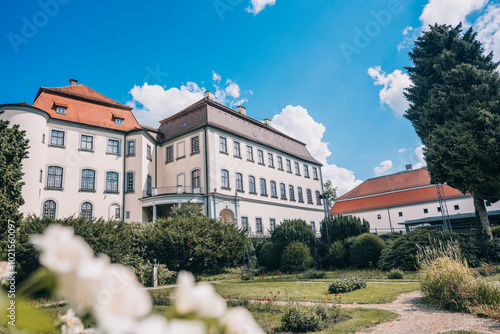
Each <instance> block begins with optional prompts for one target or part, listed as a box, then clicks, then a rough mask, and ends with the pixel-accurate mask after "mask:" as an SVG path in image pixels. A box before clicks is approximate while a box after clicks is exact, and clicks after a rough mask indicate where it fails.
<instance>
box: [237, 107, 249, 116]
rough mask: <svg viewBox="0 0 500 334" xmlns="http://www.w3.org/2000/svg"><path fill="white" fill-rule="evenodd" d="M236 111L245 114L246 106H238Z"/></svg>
mask: <svg viewBox="0 0 500 334" xmlns="http://www.w3.org/2000/svg"><path fill="white" fill-rule="evenodd" d="M237 110H238V112H239V113H240V114H242V115H245V116H246V114H247V108H245V107H243V106H238V109H237Z"/></svg>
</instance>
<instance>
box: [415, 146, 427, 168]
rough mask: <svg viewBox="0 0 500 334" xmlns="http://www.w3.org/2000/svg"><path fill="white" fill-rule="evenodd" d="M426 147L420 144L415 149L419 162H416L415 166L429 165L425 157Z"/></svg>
mask: <svg viewBox="0 0 500 334" xmlns="http://www.w3.org/2000/svg"><path fill="white" fill-rule="evenodd" d="M424 148H425V145H420V146H418V147H417V148H416V149H415V156H416V157H417V160H418V162H417V163H416V164H415V166H414V168H422V167H425V166H427V163H426V162H425V159H424Z"/></svg>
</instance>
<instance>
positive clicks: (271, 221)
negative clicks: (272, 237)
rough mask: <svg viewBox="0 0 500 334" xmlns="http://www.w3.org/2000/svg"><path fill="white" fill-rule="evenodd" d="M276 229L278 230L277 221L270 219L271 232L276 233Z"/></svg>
mask: <svg viewBox="0 0 500 334" xmlns="http://www.w3.org/2000/svg"><path fill="white" fill-rule="evenodd" d="M275 228H276V219H274V218H271V219H269V229H270V230H271V231H274V229H275Z"/></svg>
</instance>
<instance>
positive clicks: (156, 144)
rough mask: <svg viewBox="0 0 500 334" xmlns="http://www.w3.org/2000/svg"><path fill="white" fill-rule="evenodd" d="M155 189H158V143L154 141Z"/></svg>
mask: <svg viewBox="0 0 500 334" xmlns="http://www.w3.org/2000/svg"><path fill="white" fill-rule="evenodd" d="M155 188H156V189H158V141H157V140H155Z"/></svg>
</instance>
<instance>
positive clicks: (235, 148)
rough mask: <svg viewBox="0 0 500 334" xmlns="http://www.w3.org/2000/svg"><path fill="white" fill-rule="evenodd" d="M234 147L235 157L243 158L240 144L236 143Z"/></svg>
mask: <svg viewBox="0 0 500 334" xmlns="http://www.w3.org/2000/svg"><path fill="white" fill-rule="evenodd" d="M233 147H234V156H235V157H238V158H241V150H240V143H238V142H237V141H235V142H234V143H233Z"/></svg>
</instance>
